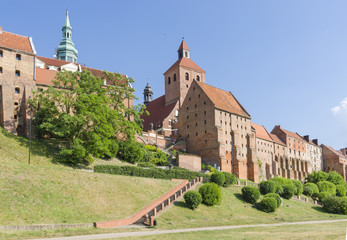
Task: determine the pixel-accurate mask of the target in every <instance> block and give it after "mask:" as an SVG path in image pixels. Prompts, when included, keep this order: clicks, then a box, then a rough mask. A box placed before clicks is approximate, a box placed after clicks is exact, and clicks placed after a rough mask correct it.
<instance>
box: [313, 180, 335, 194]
mask: <svg viewBox="0 0 347 240" xmlns="http://www.w3.org/2000/svg"><path fill="white" fill-rule="evenodd" d="M317 186H318V189H319V192H330V193H331V194H330V195H336V186H335V185H334V184H333V183H331V182H328V181H323V182H318V183H317Z"/></svg>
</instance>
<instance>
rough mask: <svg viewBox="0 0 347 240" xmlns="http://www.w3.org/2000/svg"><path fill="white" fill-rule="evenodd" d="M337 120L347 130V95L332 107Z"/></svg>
mask: <svg viewBox="0 0 347 240" xmlns="http://www.w3.org/2000/svg"><path fill="white" fill-rule="evenodd" d="M330 110H331V112H332V113H333V115H334V117H335V118H336V120H337V121H338V122H339V123H340V124H341V125H342V126H343V127H344V128H345V130H347V97H346V98H344V99H343V100H342V101H341V102H340V104H339V105H338V106H335V107H333V108H331V109H330Z"/></svg>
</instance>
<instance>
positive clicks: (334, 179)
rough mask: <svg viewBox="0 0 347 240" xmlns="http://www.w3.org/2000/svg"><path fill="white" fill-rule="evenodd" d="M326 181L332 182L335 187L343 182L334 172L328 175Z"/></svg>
mask: <svg viewBox="0 0 347 240" xmlns="http://www.w3.org/2000/svg"><path fill="white" fill-rule="evenodd" d="M327 181H329V182H332V183H333V184H335V185H338V184H343V183H344V182H345V181H344V180H343V177H342V176H341V175H340V174H339V173H337V172H336V171H332V172H330V173H329V176H328V179H327Z"/></svg>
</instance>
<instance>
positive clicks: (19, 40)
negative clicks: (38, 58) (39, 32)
mask: <svg viewBox="0 0 347 240" xmlns="http://www.w3.org/2000/svg"><path fill="white" fill-rule="evenodd" d="M0 46H1V47H6V48H11V49H16V50H21V51H25V52H29V53H34V51H33V49H32V48H31V44H30V40H29V37H25V36H22V35H18V34H14V33H9V32H5V31H2V33H1V34H0Z"/></svg>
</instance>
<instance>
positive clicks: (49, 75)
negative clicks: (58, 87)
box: [36, 68, 57, 86]
mask: <svg viewBox="0 0 347 240" xmlns="http://www.w3.org/2000/svg"><path fill="white" fill-rule="evenodd" d="M56 75H57V71H54V70H48V69H43V68H36V84H43V85H48V86H53V85H54V84H53V82H52V81H53V80H54V79H55V76H56Z"/></svg>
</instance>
